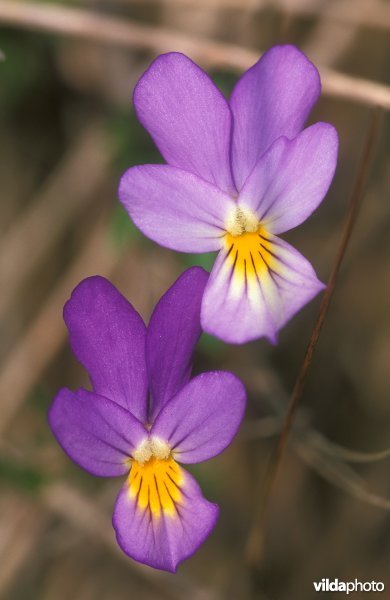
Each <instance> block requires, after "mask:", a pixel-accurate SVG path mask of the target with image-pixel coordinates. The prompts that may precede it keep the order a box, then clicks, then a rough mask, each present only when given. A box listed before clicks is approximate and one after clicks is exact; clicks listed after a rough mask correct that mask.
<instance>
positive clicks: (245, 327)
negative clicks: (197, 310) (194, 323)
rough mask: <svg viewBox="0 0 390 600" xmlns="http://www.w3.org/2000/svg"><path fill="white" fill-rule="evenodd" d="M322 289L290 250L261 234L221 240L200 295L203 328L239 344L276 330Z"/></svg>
mask: <svg viewBox="0 0 390 600" xmlns="http://www.w3.org/2000/svg"><path fill="white" fill-rule="evenodd" d="M323 287H324V285H323V284H322V283H321V282H320V281H319V280H318V279H317V277H316V274H315V272H314V270H313V268H312V266H311V264H310V263H309V262H308V261H307V260H306V259H305V258H304V257H303V256H302V255H301V254H299V252H298V251H297V250H295V249H294V248H293V247H292V246H290V245H289V244H287V243H286V242H284V241H283V240H281V239H279V238H277V237H276V236H273V235H271V234H267V233H266V232H264V231H259V232H255V233H248V234H245V235H244V236H240V237H237V238H233V237H232V236H226V239H225V247H224V249H223V250H221V252H220V254H219V256H218V258H217V261H216V263H215V265H214V268H213V270H212V272H211V275H210V278H209V282H208V284H207V286H206V290H205V294H204V296H203V302H202V309H201V323H202V326H203V329H204V330H205V331H206V332H207V333H210V334H212V335H215V336H216V337H219V338H221V339H222V340H224V341H225V342H228V343H233V344H241V343H244V342H248V341H250V340H253V339H256V338H260V337H266V338H268V339H269V340H270V341H271V342H272V343H276V340H277V333H278V330H279V329H280V328H281V327H283V325H284V324H285V323H287V321H288V320H289V319H291V317H292V316H293V315H294V314H295V313H296V312H298V311H299V310H300V309H301V308H302V307H303V306H304V305H305V304H306V303H307V302H309V301H310V300H311V299H312V298H313V297H314V296H316V295H317V294H318V292H319V291H320V290H321V289H323Z"/></svg>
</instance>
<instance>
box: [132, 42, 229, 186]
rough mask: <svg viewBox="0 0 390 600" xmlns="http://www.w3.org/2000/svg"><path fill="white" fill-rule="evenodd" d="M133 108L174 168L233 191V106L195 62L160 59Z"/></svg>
mask: <svg viewBox="0 0 390 600" xmlns="http://www.w3.org/2000/svg"><path fill="white" fill-rule="evenodd" d="M134 106H135V110H136V114H137V117H138V119H139V120H140V122H141V123H142V125H143V126H144V127H145V128H146V129H147V130H148V131H149V133H150V135H151V136H152V138H153V140H154V142H155V144H156V146H157V147H158V149H159V150H160V152H161V154H162V155H163V157H164V158H165V160H166V161H167V162H168V163H169V164H170V165H172V166H174V167H180V168H181V169H185V170H186V171H190V172H191V173H195V174H196V175H198V176H199V177H202V178H203V179H205V180H206V181H209V182H210V183H213V184H214V185H216V186H217V187H219V188H220V189H222V190H225V191H228V192H232V191H233V190H234V184H233V181H232V176H231V171H230V159H229V154H230V131H231V113H230V109H229V105H228V103H227V101H226V100H225V98H224V97H223V96H222V94H221V93H220V91H219V90H218V89H217V88H216V87H215V85H214V84H213V82H212V81H211V79H210V78H209V76H208V75H207V74H206V73H205V72H204V71H202V69H200V68H199V67H198V66H197V65H196V64H195V63H193V62H192V60H190V59H189V58H187V57H186V56H184V55H183V54H179V53H176V52H172V53H170V54H163V55H162V56H159V57H158V58H157V59H156V60H155V61H154V62H153V63H152V64H151V66H150V67H149V69H148V70H147V71H146V73H145V74H144V75H143V76H142V77H141V79H140V80H139V82H138V84H137V86H136V88H135V90H134Z"/></svg>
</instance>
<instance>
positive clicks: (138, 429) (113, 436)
mask: <svg viewBox="0 0 390 600" xmlns="http://www.w3.org/2000/svg"><path fill="white" fill-rule="evenodd" d="M49 424H50V427H51V430H52V431H53V434H54V435H55V437H56V439H57V441H58V443H59V444H60V445H61V446H62V448H63V449H64V450H65V452H66V453H67V454H68V456H70V458H71V459H72V460H74V461H75V462H76V463H77V464H78V465H80V467H83V469H86V470H87V471H89V472H90V473H92V475H98V476H100V477H115V476H118V475H123V474H124V473H127V472H128V471H129V468H130V463H129V458H130V457H131V455H132V452H133V450H134V449H135V448H136V447H137V446H138V445H139V444H141V443H142V442H143V440H144V439H146V438H147V432H146V430H145V428H144V426H143V425H142V424H141V423H140V422H139V421H138V420H137V419H136V418H135V417H133V415H132V414H131V413H129V412H128V411H127V410H125V409H124V408H122V407H121V406H119V405H118V404H116V403H115V402H112V401H111V400H108V399H107V398H104V397H103V396H98V395H97V394H93V393H91V392H87V391H86V390H82V389H80V390H77V391H76V392H71V391H70V390H67V389H62V390H60V391H59V392H58V394H57V396H56V397H55V399H54V400H53V403H52V405H51V407H50V411H49Z"/></svg>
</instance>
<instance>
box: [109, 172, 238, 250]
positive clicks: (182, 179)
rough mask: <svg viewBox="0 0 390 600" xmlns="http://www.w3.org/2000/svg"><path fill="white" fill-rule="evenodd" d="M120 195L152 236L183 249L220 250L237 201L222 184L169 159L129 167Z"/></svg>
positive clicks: (143, 228)
mask: <svg viewBox="0 0 390 600" xmlns="http://www.w3.org/2000/svg"><path fill="white" fill-rule="evenodd" d="M119 198H120V200H121V202H122V204H123V206H124V207H125V209H126V210H127V212H128V213H129V215H130V217H131V218H132V219H133V221H134V223H135V224H136V225H137V227H139V229H140V230H141V231H142V232H143V233H144V234H145V235H146V236H147V237H149V238H151V239H152V240H154V241H155V242H157V243H158V244H161V245H162V246H165V247H167V248H171V249H172V250H179V252H212V251H213V250H219V248H220V247H221V234H223V230H224V223H225V220H226V219H227V217H228V215H229V214H230V212H231V211H232V210H233V209H234V207H235V206H236V205H235V202H234V200H233V199H232V198H230V196H228V195H227V194H225V193H224V192H222V191H221V190H219V189H218V188H217V187H215V186H213V185H211V184H210V183H207V182H206V181H204V180H203V179H200V178H199V177H197V176H196V175H193V174H192V173H188V172H187V171H183V170H181V169H176V168H175V167H170V166H168V165H143V166H141V167H133V168H131V169H129V170H128V171H127V172H126V173H125V174H124V175H123V177H122V179H121V182H120V186H119Z"/></svg>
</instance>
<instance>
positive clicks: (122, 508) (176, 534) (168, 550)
mask: <svg viewBox="0 0 390 600" xmlns="http://www.w3.org/2000/svg"><path fill="white" fill-rule="evenodd" d="M176 466H177V467H178V465H176ZM178 469H179V471H178V472H177V475H178V476H179V478H180V479H176V477H175V481H176V482H177V485H175V483H174V482H173V481H172V480H171V481H170V483H168V484H167V488H166V489H167V490H169V492H171V489H172V486H175V487H174V490H175V493H174V496H175V501H174V502H173V501H172V499H171V500H170V503H171V505H172V507H173V510H168V509H169V506H167V503H166V501H164V500H163V499H162V498H161V495H159V496H158V497H157V494H156V492H157V490H159V489H161V488H160V481H159V480H158V481H157V485H158V488H157V487H154V490H153V492H154V495H155V496H156V499H155V500H154V505H155V506H154V510H153V511H152V510H151V508H150V505H149V506H146V507H145V508H141V507H140V505H139V497H140V494H139V492H138V495H134V494H132V493H131V492H130V491H129V485H128V483H126V484H125V485H124V486H123V487H122V489H121V491H120V493H119V496H118V498H117V501H116V505H115V510H114V515H113V525H114V528H115V532H116V537H117V540H118V544H119V545H120V547H121V548H122V550H123V551H124V552H125V553H126V554H127V555H128V556H130V557H131V558H134V559H135V560H137V561H139V562H141V563H144V564H146V565H149V566H150V567H154V568H155V569H162V570H164V571H171V572H172V573H174V572H175V571H176V569H177V567H178V565H179V563H181V562H182V561H183V560H185V559H186V558H189V557H190V556H191V555H192V554H194V552H196V550H197V549H198V548H199V546H200V545H201V544H203V542H204V541H205V540H206V538H207V537H208V536H209V535H210V533H211V531H212V529H213V528H214V526H215V523H216V521H217V518H218V506H217V505H216V504H212V503H211V502H208V501H207V500H205V498H203V496H202V492H201V490H200V488H199V486H198V484H197V483H196V481H195V479H194V478H193V477H192V476H191V475H190V474H189V473H188V472H187V471H185V470H184V469H182V468H181V467H178ZM152 484H153V480H152V482H151V485H152ZM141 485H142V484H141ZM154 486H156V484H154ZM157 493H158V492H157ZM165 493H166V492H165ZM150 497H151V493H150V491H149V498H150ZM176 498H179V499H178V500H176ZM156 505H157V506H159V510H158V512H157V510H156ZM164 505H165V508H164Z"/></svg>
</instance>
